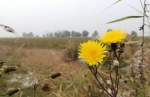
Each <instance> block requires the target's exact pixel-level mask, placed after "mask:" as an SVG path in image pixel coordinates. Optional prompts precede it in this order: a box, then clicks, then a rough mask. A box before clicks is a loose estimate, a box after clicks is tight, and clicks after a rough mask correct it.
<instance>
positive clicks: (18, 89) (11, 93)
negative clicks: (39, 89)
mask: <svg viewBox="0 0 150 97" xmlns="http://www.w3.org/2000/svg"><path fill="white" fill-rule="evenodd" d="M19 91H20V88H12V89H10V90H8V92H7V94H8V95H9V96H11V95H13V94H15V93H17V92H19Z"/></svg>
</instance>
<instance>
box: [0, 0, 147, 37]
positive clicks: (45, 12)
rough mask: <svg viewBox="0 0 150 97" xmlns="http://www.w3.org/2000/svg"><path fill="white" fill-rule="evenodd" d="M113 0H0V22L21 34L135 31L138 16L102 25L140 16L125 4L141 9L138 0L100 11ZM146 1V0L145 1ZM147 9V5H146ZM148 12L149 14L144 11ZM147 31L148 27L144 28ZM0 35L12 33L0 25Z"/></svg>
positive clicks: (138, 21) (120, 3) (125, 0)
mask: <svg viewBox="0 0 150 97" xmlns="http://www.w3.org/2000/svg"><path fill="white" fill-rule="evenodd" d="M116 1H117V0H0V24H4V25H8V26H10V27H12V28H13V29H15V31H16V32H17V33H18V34H19V35H20V36H22V33H23V32H27V33H29V32H33V33H34V34H36V35H40V36H42V34H44V33H45V32H55V31H58V30H69V31H72V30H75V31H80V32H81V31H82V30H88V31H89V32H90V33H93V32H94V31H95V30H97V31H98V32H99V35H102V34H103V33H105V32H106V30H107V29H123V30H126V31H128V32H129V33H130V32H131V31H132V30H135V31H137V32H138V33H139V34H140V31H139V30H138V29H139V28H138V27H140V26H141V25H142V18H141V19H132V20H126V21H122V22H118V23H114V24H105V25H103V24H104V23H106V22H109V21H111V20H115V19H118V18H121V17H125V16H129V15H141V14H140V13H139V12H138V11H136V10H134V9H132V8H131V7H129V6H127V5H126V4H129V5H131V6H133V7H135V8H137V9H138V10H140V11H142V7H141V4H140V2H139V1H140V0H122V1H121V2H119V3H117V4H116V5H114V6H112V7H111V8H109V9H107V10H106V11H104V12H103V13H102V14H100V13H101V12H102V11H103V10H104V9H105V8H107V7H108V6H110V5H112V4H113V3H114V2H116ZM142 1H144V0H142ZM147 3H149V4H150V0H147ZM148 8H150V7H148ZM148 15H150V14H148ZM147 31H148V30H147ZM0 33H1V36H0V37H2V36H4V37H10V36H15V35H12V34H11V33H8V32H6V31H4V30H3V28H2V27H0Z"/></svg>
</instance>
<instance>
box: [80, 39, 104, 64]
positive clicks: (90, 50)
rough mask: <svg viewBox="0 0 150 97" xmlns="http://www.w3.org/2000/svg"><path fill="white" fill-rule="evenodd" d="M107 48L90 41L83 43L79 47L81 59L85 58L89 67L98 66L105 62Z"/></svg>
mask: <svg viewBox="0 0 150 97" xmlns="http://www.w3.org/2000/svg"><path fill="white" fill-rule="evenodd" d="M105 50H106V46H104V45H103V44H102V43H99V42H97V41H92V40H89V41H88V42H84V43H81V44H80V46H79V57H78V58H83V59H84V60H85V61H86V62H87V63H88V65H89V66H94V65H98V63H102V62H103V58H104V57H106V55H104V53H105V52H106V51H105Z"/></svg>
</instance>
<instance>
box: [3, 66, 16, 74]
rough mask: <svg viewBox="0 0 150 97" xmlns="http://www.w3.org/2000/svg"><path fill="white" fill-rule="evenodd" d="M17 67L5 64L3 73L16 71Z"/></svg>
mask: <svg viewBox="0 0 150 97" xmlns="http://www.w3.org/2000/svg"><path fill="white" fill-rule="evenodd" d="M17 69H18V67H17V66H7V67H5V68H4V73H9V72H12V71H16V70H17Z"/></svg>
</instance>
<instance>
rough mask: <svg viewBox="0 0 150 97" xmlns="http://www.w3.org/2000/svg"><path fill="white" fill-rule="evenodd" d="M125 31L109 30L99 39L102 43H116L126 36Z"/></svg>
mask: <svg viewBox="0 0 150 97" xmlns="http://www.w3.org/2000/svg"><path fill="white" fill-rule="evenodd" d="M126 35H127V33H126V32H125V31H121V30H110V31H108V32H107V33H106V34H104V35H103V36H102V37H101V38H99V40H100V41H102V42H104V43H117V42H120V41H122V40H123V39H125V38H126Z"/></svg>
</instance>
